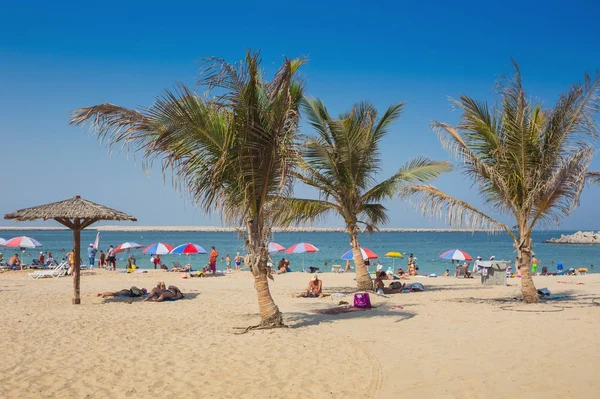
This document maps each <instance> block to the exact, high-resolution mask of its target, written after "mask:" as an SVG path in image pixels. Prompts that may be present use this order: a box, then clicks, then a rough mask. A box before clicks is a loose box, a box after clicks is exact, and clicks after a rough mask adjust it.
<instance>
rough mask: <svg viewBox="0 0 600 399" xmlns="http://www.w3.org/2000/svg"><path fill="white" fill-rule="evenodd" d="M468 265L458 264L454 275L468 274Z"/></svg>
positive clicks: (463, 275)
mask: <svg viewBox="0 0 600 399" xmlns="http://www.w3.org/2000/svg"><path fill="white" fill-rule="evenodd" d="M467 269H468V267H464V266H456V271H455V272H454V277H465V276H466V275H467Z"/></svg>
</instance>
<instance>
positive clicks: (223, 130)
mask: <svg viewBox="0 0 600 399" xmlns="http://www.w3.org/2000/svg"><path fill="white" fill-rule="evenodd" d="M303 63H304V61H303V60H302V59H293V60H290V59H286V60H285V61H284V62H283V64H282V66H281V67H280V68H279V70H278V71H277V73H276V74H275V76H274V78H273V79H272V80H271V81H270V82H269V81H266V80H264V78H263V76H264V75H263V72H262V71H261V69H260V60H259V55H258V53H254V54H251V53H248V54H247V56H246V58H245V61H244V62H240V63H237V64H229V63H227V62H225V61H224V60H222V59H218V58H208V59H205V60H203V66H202V69H201V71H200V74H199V80H198V85H199V86H201V87H206V88H207V93H214V94H215V95H214V96H213V97H211V98H207V96H200V95H198V94H196V93H195V92H193V91H192V90H190V89H188V88H186V87H184V86H179V88H178V89H176V90H175V91H174V92H173V91H166V92H165V94H163V95H162V96H159V97H158V98H156V100H155V102H154V103H153V104H152V105H151V106H150V107H148V108H144V109H141V110H133V109H127V108H123V107H119V106H116V105H112V104H101V105H96V106H92V107H87V108H81V109H78V110H76V111H74V113H73V116H72V119H71V124H75V125H81V124H84V123H86V122H90V123H91V126H92V128H93V129H95V131H96V132H97V135H98V137H99V138H100V139H106V140H107V142H108V144H109V146H115V145H119V146H124V147H126V148H127V149H128V150H130V151H133V152H141V153H142V154H143V157H144V160H145V163H146V164H148V163H152V161H155V160H159V161H160V162H161V164H162V168H163V173H165V172H167V171H170V172H172V173H173V176H174V180H175V182H176V183H177V185H178V186H179V188H183V189H184V190H185V191H186V192H187V193H189V195H190V197H191V199H192V200H193V201H194V202H195V203H197V204H199V205H200V206H201V208H202V209H203V210H204V211H206V212H209V213H210V212H213V211H215V210H220V211H221V213H222V215H223V217H224V219H225V221H227V222H230V223H239V224H238V225H240V224H241V225H243V226H244V227H245V231H246V245H247V248H248V256H247V259H248V260H249V262H250V264H251V266H252V273H253V275H254V286H255V288H256V290H257V292H258V303H259V309H260V314H261V323H260V325H259V326H255V327H259V328H269V327H279V326H283V320H282V316H281V313H280V311H279V308H278V307H277V305H276V304H275V302H274V301H273V298H272V297H271V294H270V291H269V284H268V280H267V278H269V277H270V274H269V270H270V269H269V268H267V259H268V250H267V247H266V242H265V240H266V238H267V236H268V234H269V228H270V226H271V223H273V217H272V209H273V206H272V205H271V203H272V201H273V198H279V197H281V196H284V197H285V196H286V195H288V194H289V192H290V191H291V185H292V183H293V176H292V172H293V171H294V166H295V161H296V158H297V153H298V151H297V148H296V145H297V144H296V142H297V141H296V134H297V131H298V121H299V105H300V101H301V99H302V93H303V86H302V83H301V82H300V81H299V80H298V78H297V72H298V69H299V68H300V67H301V66H302V64H303ZM214 89H216V90H214Z"/></svg>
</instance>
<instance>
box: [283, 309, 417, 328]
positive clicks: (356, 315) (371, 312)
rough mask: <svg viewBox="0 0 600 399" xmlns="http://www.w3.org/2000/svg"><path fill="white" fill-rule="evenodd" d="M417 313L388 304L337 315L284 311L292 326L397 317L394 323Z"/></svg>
mask: <svg viewBox="0 0 600 399" xmlns="http://www.w3.org/2000/svg"><path fill="white" fill-rule="evenodd" d="M415 316H416V313H414V312H411V311H407V310H404V309H398V310H395V309H392V308H390V307H388V306H384V305H381V306H378V307H374V308H371V309H368V310H364V311H355V312H349V313H340V314H336V315H331V314H318V313H313V312H312V311H311V312H309V313H304V312H289V313H284V318H285V322H286V324H288V325H289V326H290V327H291V328H300V327H308V326H318V325H319V324H326V323H332V322H335V321H343V320H351V319H371V318H375V317H378V318H379V317H386V318H392V319H395V320H394V323H400V322H402V321H405V320H409V319H412V318H413V317H415Z"/></svg>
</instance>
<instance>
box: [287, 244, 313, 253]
mask: <svg viewBox="0 0 600 399" xmlns="http://www.w3.org/2000/svg"><path fill="white" fill-rule="evenodd" d="M318 251H319V248H317V247H315V246H314V245H312V244H309V243H307V242H301V243H299V244H294V245H292V246H291V247H289V248H288V249H287V250H286V251H285V253H287V254H303V253H305V252H318Z"/></svg>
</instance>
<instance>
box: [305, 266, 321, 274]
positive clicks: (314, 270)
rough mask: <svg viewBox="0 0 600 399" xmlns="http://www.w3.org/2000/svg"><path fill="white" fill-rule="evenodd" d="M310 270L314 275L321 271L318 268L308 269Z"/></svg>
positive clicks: (311, 267)
mask: <svg viewBox="0 0 600 399" xmlns="http://www.w3.org/2000/svg"><path fill="white" fill-rule="evenodd" d="M308 270H309V273H313V274H314V273H318V272H319V271H320V270H321V269H319V268H318V267H314V266H310V267H309V268H308Z"/></svg>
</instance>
